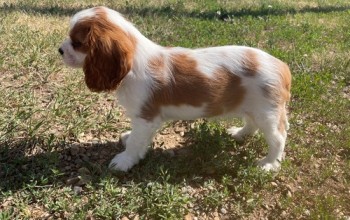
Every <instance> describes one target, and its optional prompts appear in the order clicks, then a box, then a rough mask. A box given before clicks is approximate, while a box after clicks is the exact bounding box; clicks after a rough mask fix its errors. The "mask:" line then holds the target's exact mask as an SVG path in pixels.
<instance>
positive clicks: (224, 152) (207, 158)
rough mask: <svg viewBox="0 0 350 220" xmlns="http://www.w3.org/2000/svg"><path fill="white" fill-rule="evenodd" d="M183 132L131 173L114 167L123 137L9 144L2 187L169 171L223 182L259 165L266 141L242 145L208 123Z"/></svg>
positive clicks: (145, 177) (180, 177) (139, 178)
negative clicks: (175, 143)
mask: <svg viewBox="0 0 350 220" xmlns="http://www.w3.org/2000/svg"><path fill="white" fill-rule="evenodd" d="M213 126H214V127H213ZM181 136H183V137H182V140H181V141H180V142H181V146H175V147H172V148H166V147H164V146H162V144H158V146H153V149H151V150H149V152H148V153H147V155H146V157H145V159H143V160H141V161H140V163H139V164H137V165H136V166H134V167H133V168H132V169H131V170H130V171H129V172H126V173H124V172H111V171H110V170H108V163H109V162H110V160H111V159H112V158H113V157H114V155H115V154H117V153H119V152H122V151H123V150H124V149H123V148H124V147H123V146H122V145H121V144H120V142H104V143H101V142H95V143H91V142H89V143H72V144H67V143H66V142H62V143H61V144H56V145H55V146H51V150H50V151H44V150H42V148H44V147H45V146H46V145H47V142H45V141H40V140H38V139H37V140H35V141H33V140H30V141H28V140H22V141H17V142H16V143H3V145H2V148H1V149H0V179H1V180H2V181H0V189H1V190H2V191H8V190H11V191H16V190H20V189H23V188H25V187H28V186H30V185H32V186H39V187H40V186H62V185H64V186H67V185H72V186H73V185H76V184H78V185H82V186H83V185H85V184H92V185H98V183H99V182H100V180H101V179H103V178H106V177H112V178H113V177H115V178H118V182H120V183H121V184H123V183H127V182H130V181H132V182H135V183H144V182H154V181H158V180H159V179H160V177H161V176H162V175H164V172H166V173H167V176H168V177H167V181H168V182H170V183H174V184H177V183H181V182H183V181H184V180H185V181H187V182H189V183H194V184H203V183H204V181H206V180H208V179H215V180H218V181H221V180H222V177H223V176H225V175H228V176H230V177H232V178H237V176H239V172H242V170H244V169H248V168H249V167H253V166H255V164H254V163H255V160H256V158H257V157H258V156H259V155H260V154H261V150H262V147H261V146H260V145H261V144H263V142H261V141H260V138H250V139H248V140H247V141H246V142H245V143H244V144H238V143H236V142H235V141H234V140H233V139H232V138H231V137H230V136H229V135H228V134H226V133H225V131H224V129H223V128H222V127H220V126H216V125H212V123H206V122H204V123H200V124H199V125H198V126H197V127H196V128H193V129H188V130H187V131H186V132H182V134H181ZM164 137H165V138H166V135H164ZM41 146H44V147H41ZM248 146H249V147H248ZM84 177H86V179H84Z"/></svg>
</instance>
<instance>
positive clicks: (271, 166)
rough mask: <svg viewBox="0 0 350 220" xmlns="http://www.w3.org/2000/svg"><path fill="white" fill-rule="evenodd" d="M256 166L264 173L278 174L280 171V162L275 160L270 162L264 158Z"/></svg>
mask: <svg viewBox="0 0 350 220" xmlns="http://www.w3.org/2000/svg"><path fill="white" fill-rule="evenodd" d="M258 166H259V167H261V169H263V170H264V171H266V172H269V171H271V172H278V171H280V169H281V161H279V160H275V161H273V162H271V161H268V160H267V159H266V158H264V159H262V160H260V161H259V162H258Z"/></svg>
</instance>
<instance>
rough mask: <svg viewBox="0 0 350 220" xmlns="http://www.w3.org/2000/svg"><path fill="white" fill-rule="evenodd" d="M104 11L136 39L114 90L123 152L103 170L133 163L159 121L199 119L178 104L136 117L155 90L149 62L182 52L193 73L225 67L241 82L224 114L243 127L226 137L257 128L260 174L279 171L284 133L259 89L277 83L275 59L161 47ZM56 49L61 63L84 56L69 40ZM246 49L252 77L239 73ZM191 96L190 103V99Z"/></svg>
mask: <svg viewBox="0 0 350 220" xmlns="http://www.w3.org/2000/svg"><path fill="white" fill-rule="evenodd" d="M104 10H105V11H106V13H107V15H108V18H109V19H110V21H111V22H113V23H115V24H116V25H118V26H119V27H121V28H122V29H123V30H124V31H125V32H127V33H128V34H129V35H132V36H134V37H135V38H136V39H137V45H136V51H135V55H134V59H133V66H132V70H131V71H130V72H129V73H128V74H127V76H126V77H125V78H124V80H123V81H122V83H121V85H120V86H119V88H118V89H117V97H118V99H119V103H120V104H121V105H123V106H124V107H125V109H126V112H127V115H128V117H130V118H131V125H132V131H131V132H127V133H125V134H123V135H122V137H121V140H122V143H123V144H124V145H125V147H126V150H125V151H124V152H122V153H120V154H118V155H116V156H115V157H114V158H113V160H112V161H111V163H110V166H109V167H110V168H111V169H114V170H121V171H127V170H129V169H130V168H131V167H132V166H134V165H135V164H137V163H138V162H139V160H140V159H142V158H143V157H144V156H145V153H146V151H147V146H148V145H149V144H150V143H151V141H152V138H153V136H154V134H155V132H156V131H157V129H158V128H160V127H161V125H162V123H163V122H164V121H167V120H169V119H195V118H199V117H202V116H203V115H204V111H205V110H204V109H205V106H201V107H193V106H190V105H180V106H167V107H162V108H161V113H160V115H158V116H157V117H156V118H154V119H153V120H152V121H147V120H145V119H142V118H140V117H139V115H140V114H141V108H142V106H143V104H144V102H145V100H147V99H148V98H149V96H150V92H151V90H152V88H156V87H157V84H156V83H155V81H154V79H153V78H152V77H151V76H149V74H148V73H147V69H148V63H149V61H150V60H151V59H152V58H154V57H157V56H161V57H163V59H164V61H165V63H167V61H168V60H169V59H171V58H170V57H171V56H170V54H175V53H179V52H181V53H184V52H185V53H186V54H187V55H188V56H189V57H191V58H193V59H195V60H196V61H197V63H198V66H199V71H200V72H201V73H202V74H205V75H206V76H208V77H210V78H214V77H215V74H214V72H215V70H216V69H217V68H219V67H225V68H227V69H228V70H230V71H231V72H233V73H234V74H237V75H238V76H239V77H240V78H241V79H242V85H243V86H244V87H245V88H246V91H247V94H245V96H244V97H245V99H244V100H243V102H242V103H241V104H240V106H238V107H237V108H236V109H235V111H234V112H228V114H232V115H236V116H241V117H243V118H244V119H245V125H244V127H242V128H235V127H233V128H230V129H228V133H229V134H231V135H232V137H233V138H235V139H236V140H238V141H241V140H243V138H244V136H247V135H252V134H254V133H255V132H256V131H257V129H260V130H261V131H262V132H263V133H264V135H265V138H266V140H267V143H268V145H269V152H268V155H267V156H266V158H264V159H262V160H261V161H260V162H259V165H260V166H261V167H262V168H263V169H264V170H278V169H279V168H280V162H281V160H282V154H283V150H284V145H285V140H286V136H287V133H286V132H282V133H281V132H279V131H278V122H279V118H278V108H276V107H275V106H274V105H272V104H271V100H269V99H268V98H267V97H265V96H264V95H263V94H262V91H261V86H262V85H270V84H271V85H276V84H279V83H281V82H280V78H279V77H278V72H277V71H278V67H277V65H278V63H279V60H277V59H276V58H274V57H272V56H271V55H269V54H267V53H265V52H263V51H261V50H258V49H254V48H249V47H244V46H223V47H214V48H202V49H195V50H190V49H185V48H179V47H178V48H163V47H161V46H159V45H157V44H155V43H154V42H152V41H150V40H149V39H147V38H146V37H145V36H143V35H142V34H141V33H140V32H139V31H138V30H137V29H136V28H135V27H134V26H133V25H132V24H131V23H130V22H128V21H127V20H125V19H124V18H123V16H122V15H120V14H119V13H118V12H116V11H113V10H111V9H107V8H104ZM93 16H94V10H93V9H87V10H84V11H81V12H79V13H77V14H76V15H75V16H74V17H73V18H72V20H71V28H72V27H73V26H74V24H75V23H76V22H77V21H78V20H80V19H83V18H85V17H93ZM61 49H63V50H64V58H63V59H64V61H65V63H66V64H67V65H70V66H73V67H79V66H82V64H83V59H84V58H85V57H84V55H83V54H81V53H79V52H75V51H74V50H73V48H72V47H71V46H70V40H67V41H65V42H64V43H63V44H62V46H61ZM248 50H249V51H251V52H253V53H254V54H255V55H256V57H257V60H258V61H257V62H258V66H259V70H258V72H259V73H258V74H257V76H256V77H247V76H244V75H242V74H243V73H242V72H243V71H242V60H243V59H244V58H245V54H246V52H247V51H248ZM163 74H164V76H165V77H167V78H169V80H171V78H172V75H171V70H170V69H166V71H165V72H164V73H163ZM193 86H196V85H193ZM193 98H194V99H195V97H193ZM226 114H227V112H226ZM286 120H287V119H286Z"/></svg>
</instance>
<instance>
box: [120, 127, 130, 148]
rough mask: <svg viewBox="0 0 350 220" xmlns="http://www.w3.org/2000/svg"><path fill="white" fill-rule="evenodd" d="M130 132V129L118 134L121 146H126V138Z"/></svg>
mask: <svg viewBox="0 0 350 220" xmlns="http://www.w3.org/2000/svg"><path fill="white" fill-rule="evenodd" d="M130 133H131V131H126V132H124V133H122V134H121V135H120V141H121V143H122V145H123V146H126V140H128V137H129V135H130Z"/></svg>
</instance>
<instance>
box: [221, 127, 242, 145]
mask: <svg viewBox="0 0 350 220" xmlns="http://www.w3.org/2000/svg"><path fill="white" fill-rule="evenodd" d="M226 132H227V134H229V135H231V137H232V138H233V139H235V140H236V141H237V142H243V140H244V136H245V135H243V134H242V128H238V127H232V128H229V129H227V130H226Z"/></svg>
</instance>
